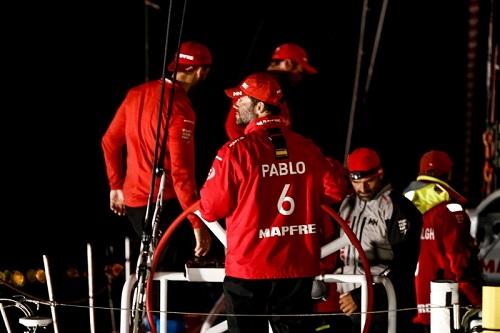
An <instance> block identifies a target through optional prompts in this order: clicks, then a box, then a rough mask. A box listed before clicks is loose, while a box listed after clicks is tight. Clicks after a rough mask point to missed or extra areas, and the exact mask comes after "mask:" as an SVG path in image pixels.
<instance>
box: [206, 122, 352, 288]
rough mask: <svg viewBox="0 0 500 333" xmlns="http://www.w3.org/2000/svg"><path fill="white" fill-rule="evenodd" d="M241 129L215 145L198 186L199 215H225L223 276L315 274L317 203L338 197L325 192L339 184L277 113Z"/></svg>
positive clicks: (322, 160)
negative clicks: (279, 136) (209, 165)
mask: <svg viewBox="0 0 500 333" xmlns="http://www.w3.org/2000/svg"><path fill="white" fill-rule="evenodd" d="M277 129H280V130H281V132H282V134H283V138H284V142H286V144H285V145H286V153H287V154H288V157H286V156H285V157H284V158H283V152H284V151H283V149H281V148H280V147H281V146H282V145H280V143H279V141H280V140H279V139H275V141H272V140H273V139H272V138H273V134H272V133H274V131H276V130H277ZM245 133H246V136H244V137H241V138H239V139H236V140H234V141H232V142H229V143H227V144H226V145H224V146H223V147H222V148H221V149H220V150H219V152H218V153H217V156H216V158H215V160H214V163H213V166H212V168H211V170H210V173H209V175H208V177H207V180H206V182H205V184H204V185H203V188H202V189H201V201H200V211H201V214H202V216H203V217H204V218H205V219H206V220H208V221H214V220H217V219H221V218H223V217H226V228H227V235H228V238H227V254H226V265H225V269H226V275H228V276H232V277H237V278H243V279H277V278H300V277H312V276H315V275H318V274H319V273H320V258H319V255H320V247H321V237H322V235H321V233H322V230H323V221H324V219H323V212H322V210H321V208H320V205H321V204H322V203H331V202H333V201H335V200H337V198H331V197H328V196H327V194H332V193H338V190H336V189H334V188H335V187H337V186H339V185H338V183H337V181H338V177H336V175H335V173H334V171H333V168H332V165H331V164H329V163H328V161H327V160H326V158H325V157H324V156H323V154H322V153H321V151H320V150H319V148H318V147H316V146H315V145H314V143H313V142H312V141H310V140H308V139H305V138H304V137H302V136H301V135H299V134H296V133H294V132H292V131H291V130H289V129H288V128H286V126H285V125H284V124H283V121H282V120H281V118H280V117H277V116H274V117H265V118H259V119H255V120H253V121H252V122H251V123H250V124H248V125H247V127H246V129H245ZM281 142H283V141H281ZM276 156H280V157H282V158H277V157H276ZM341 186H345V184H344V185H340V187H341Z"/></svg>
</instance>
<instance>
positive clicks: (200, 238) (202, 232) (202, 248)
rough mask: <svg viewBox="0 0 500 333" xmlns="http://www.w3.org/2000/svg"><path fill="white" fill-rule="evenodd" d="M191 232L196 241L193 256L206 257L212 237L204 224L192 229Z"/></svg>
mask: <svg viewBox="0 0 500 333" xmlns="http://www.w3.org/2000/svg"><path fill="white" fill-rule="evenodd" d="M193 231H194V237H195V239H196V247H195V248H194V255H195V256H197V257H204V256H206V255H207V253H208V251H209V250H210V246H211V245H212V236H211V235H210V232H209V231H208V229H207V227H206V226H205V225H204V224H202V225H201V226H200V227H199V228H194V229H193Z"/></svg>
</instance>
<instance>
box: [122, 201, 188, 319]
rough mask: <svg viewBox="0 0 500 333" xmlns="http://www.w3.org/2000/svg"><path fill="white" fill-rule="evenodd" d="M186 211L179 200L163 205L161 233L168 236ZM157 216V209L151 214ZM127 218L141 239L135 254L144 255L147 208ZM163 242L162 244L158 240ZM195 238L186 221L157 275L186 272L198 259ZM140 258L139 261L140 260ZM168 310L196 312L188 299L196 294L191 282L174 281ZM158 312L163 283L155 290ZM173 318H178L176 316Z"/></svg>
mask: <svg viewBox="0 0 500 333" xmlns="http://www.w3.org/2000/svg"><path fill="white" fill-rule="evenodd" d="M182 211H183V210H182V208H181V206H180V204H179V202H178V201H177V200H167V201H164V202H163V207H162V211H161V214H160V222H159V230H160V231H161V234H163V233H165V231H166V230H167V228H168V227H169V226H170V224H171V223H172V222H173V221H174V220H175V219H176V218H177V217H178V216H179V215H180V214H181V213H182ZM153 212H154V205H153V208H152V209H151V214H152V213H153ZM127 216H128V218H129V220H130V222H131V223H132V226H133V228H134V230H135V231H136V233H137V234H138V235H139V243H136V242H134V243H135V244H136V246H135V249H132V253H137V255H139V252H140V241H141V238H140V237H141V236H142V230H143V224H144V219H145V216H146V207H145V206H144V207H127ZM158 241H159V240H158ZM194 244H195V240H194V235H193V228H192V226H191V224H190V222H189V221H188V220H185V221H183V222H182V223H181V224H180V225H179V226H178V227H177V228H176V230H175V231H174V233H173V234H172V235H171V236H170V238H169V241H168V244H167V246H166V247H165V250H164V251H163V253H162V254H161V256H160V260H159V263H158V268H157V271H158V272H161V271H171V272H174V271H180V272H184V270H185V267H184V264H185V263H186V261H188V260H189V259H192V258H193V257H194ZM136 258H137V257H136ZM168 286H169V288H168V299H169V301H168V310H169V311H180V312H190V311H191V310H192V309H193V308H192V304H189V303H191V299H190V297H188V295H190V292H191V291H192V290H193V289H192V288H191V285H189V284H188V282H177V281H170V282H169V283H168ZM153 296H154V299H155V300H154V301H153V303H154V304H155V305H154V309H159V283H157V282H156V283H155V286H154V288H153ZM170 316H171V317H176V316H172V315H170Z"/></svg>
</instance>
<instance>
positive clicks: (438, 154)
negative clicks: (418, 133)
mask: <svg viewBox="0 0 500 333" xmlns="http://www.w3.org/2000/svg"><path fill="white" fill-rule="evenodd" d="M452 167H453V162H452V161H451V158H450V156H448V154H447V153H445V152H444V151H440V150H431V151H428V152H427V153H425V154H424V155H422V158H421V159H420V171H419V173H420V174H421V175H425V174H427V173H429V171H433V173H434V174H433V176H441V175H445V174H447V173H448V172H450V171H451V168H452Z"/></svg>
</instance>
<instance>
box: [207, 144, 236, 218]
mask: <svg viewBox="0 0 500 333" xmlns="http://www.w3.org/2000/svg"><path fill="white" fill-rule="evenodd" d="M230 155H231V154H230V152H229V149H228V148H227V146H224V147H222V148H221V149H220V150H219V151H218V152H217V156H216V157H215V160H214V162H213V164H212V168H211V169H210V172H209V174H208V177H207V180H206V181H205V184H204V185H203V187H202V188H201V193H200V195H201V199H200V212H201V215H202V216H203V218H204V219H206V220H207V221H211V222H212V221H216V220H218V219H221V218H223V217H226V216H227V215H229V214H230V213H231V212H232V211H233V209H234V207H235V206H236V199H237V197H238V189H237V187H236V185H235V184H236V182H235V181H234V177H235V172H234V170H233V167H232V165H231V161H230Z"/></svg>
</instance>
